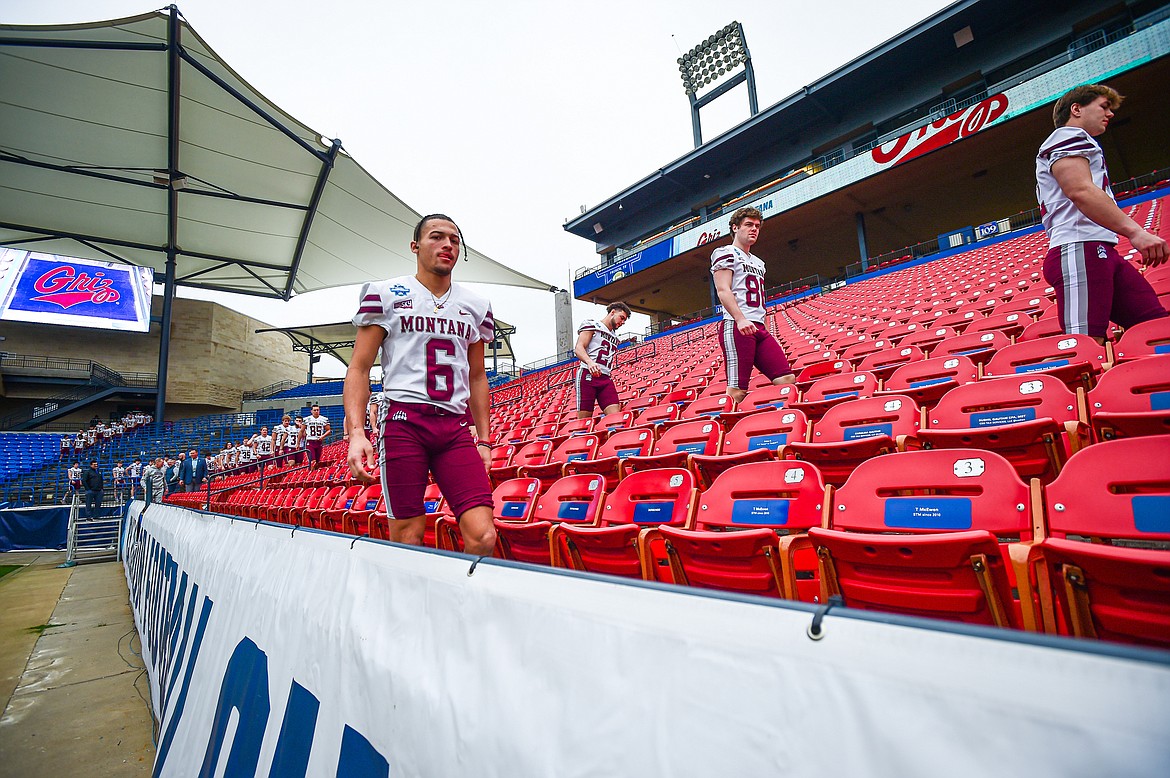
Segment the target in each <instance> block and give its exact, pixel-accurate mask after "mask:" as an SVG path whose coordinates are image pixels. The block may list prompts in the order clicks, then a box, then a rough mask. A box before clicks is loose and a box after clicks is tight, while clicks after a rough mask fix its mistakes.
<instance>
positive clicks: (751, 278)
mask: <svg viewBox="0 0 1170 778" xmlns="http://www.w3.org/2000/svg"><path fill="white" fill-rule="evenodd" d="M762 221H763V219H762V217H761V215H760V212H759V211H758V210H756V209H755V208H740V209H738V210H736V212H735V213H733V214H732V215H731V221H730V225H731V234H732V241H731V245H730V246H720V247H719V248H717V249H715V250H714V251H712V252H711V275H712V276H714V278H715V291H716V292H717V293H718V294H719V303H720V304H721V305H722V306H723V330H722V336H721V337H720V340H719V344H720V345H721V346H722V347H723V360H724V364H725V365H726V367H727V393H728V394H729V395H731V398H732V399H733V400H735V401H736V402H740V401H741V400H743V398H744V396H745V395H747V386H748V380H749V379H750V378H751V375H752V367H753V366H754V367H757V368H759V370H760V372H761V373H763V374H764V375H766V376H768V378H769V379H771V381H772V383H774V384H791V383H793V382H794V381H795V380H796V376H795V375H793V373H792V368H791V367H790V366H789V364H788V358H787V357H786V356H784V349H782V348H781V347H780V344H779V343H777V342H776V339H775V338H773V337H772V336H771V335H769V334H768V330H767V329H766V328H765V327H764V315H765V313H764V270H765V267H764V261H763V260H762V259H760V258H759V257H756V256H753V255H752V253H751V249H752V246H753V245H754V244H755V242H756V239H758V238H759V237H760V225H761V223H762Z"/></svg>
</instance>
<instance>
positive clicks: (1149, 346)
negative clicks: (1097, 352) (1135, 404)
mask: <svg viewBox="0 0 1170 778" xmlns="http://www.w3.org/2000/svg"><path fill="white" fill-rule="evenodd" d="M1168 267H1170V266H1168ZM1155 354H1170V317H1164V318H1161V319H1151V320H1150V321H1144V322H1142V323H1141V324H1135V325H1133V326H1132V327H1130V328H1129V329H1128V330H1126V331H1125V332H1124V333H1123V334H1122V336H1121V338H1120V339H1119V340H1118V341H1117V343H1115V344H1114V345H1113V355H1114V357H1113V358H1114V361H1115V362H1129V361H1130V360H1133V359H1138V358H1139V357H1148V356H1154V355H1155Z"/></svg>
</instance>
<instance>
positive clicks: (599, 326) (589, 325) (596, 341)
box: [577, 319, 618, 375]
mask: <svg viewBox="0 0 1170 778" xmlns="http://www.w3.org/2000/svg"><path fill="white" fill-rule="evenodd" d="M582 332H592V333H593V337H592V338H590V339H589V345H587V346H586V347H585V353H586V354H588V355H589V358H590V359H592V360H593V361H594V362H596V363H597V366H598V367H600V368H601V373H602V375H609V374H610V371H611V370H613V365H614V360H615V359H617V351H618V336H617V335H616V334H615V333H614V331H613V330H611V329H610V328H609V327H606V326H605V324H604V323H603V322H602V321H601V320H599V319H586V320H585V321H583V322H581V326H580V327H578V328H577V334H578V335H580V334H581V333H582Z"/></svg>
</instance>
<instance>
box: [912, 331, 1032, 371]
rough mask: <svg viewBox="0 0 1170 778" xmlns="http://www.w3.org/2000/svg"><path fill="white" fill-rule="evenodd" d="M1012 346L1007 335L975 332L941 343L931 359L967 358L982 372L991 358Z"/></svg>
mask: <svg viewBox="0 0 1170 778" xmlns="http://www.w3.org/2000/svg"><path fill="white" fill-rule="evenodd" d="M1011 344H1012V342H1011V339H1010V338H1008V336H1007V335H1005V334H1003V333H1002V332H999V331H997V330H993V331H991V332H973V333H971V334H969V335H955V336H954V337H952V338H947V339H946V340H942V341H939V342H938V343H936V344H935V346H934V348H933V349H931V351H930V356H931V357H953V356H961V357H967V358H968V359H970V360H971V361H972V362H974V363H975V364H976V365H978V366H979V368H980V370H982V369H983V366H984V365H986V364H987V363H988V362H990V361H991V358H992V357H993V356H995V354H996V353H997V352H999V351H1001V350H1002V349H1005V348H1007V347H1008V346H1010V345H1011Z"/></svg>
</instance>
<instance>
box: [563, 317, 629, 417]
mask: <svg viewBox="0 0 1170 778" xmlns="http://www.w3.org/2000/svg"><path fill="white" fill-rule="evenodd" d="M628 318H630V307H629V306H628V305H626V304H625V303H610V304H609V305H608V306H606V308H605V316H602V317H601V320H600V321H598V320H596V319H586V320H585V321H583V322H581V326H580V327H578V328H577V345H576V346H574V347H573V353H574V354H576V355H577V359H579V360H581V367H579V368H578V369H577V377H576V379H575V384H576V390H577V418H578V419H588V418H589V417H590V416H592V415H593V405H594V403H596V404H597V405H599V406H600V407H601V412H602V413H617V412H618V411H620V410H621V408H622V406H621V404H620V403H619V402H618V392H617V387H615V386H614V385H613V379H611V378H610V375H611V373H612V371H613V366H614V360H615V359H616V358H617V350H618V337H617V331H618V330H619V329H621V327H622V325H623V324H625V323H626V319H628Z"/></svg>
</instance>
